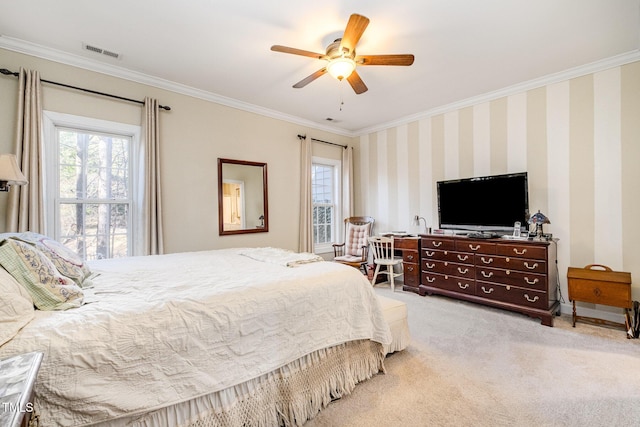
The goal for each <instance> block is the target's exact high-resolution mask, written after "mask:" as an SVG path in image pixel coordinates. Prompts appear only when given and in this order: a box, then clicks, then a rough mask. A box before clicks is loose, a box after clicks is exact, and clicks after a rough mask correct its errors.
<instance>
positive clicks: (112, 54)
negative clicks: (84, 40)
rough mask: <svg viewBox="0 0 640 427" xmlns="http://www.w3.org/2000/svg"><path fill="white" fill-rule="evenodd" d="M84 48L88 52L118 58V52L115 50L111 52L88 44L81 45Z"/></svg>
mask: <svg viewBox="0 0 640 427" xmlns="http://www.w3.org/2000/svg"><path fill="white" fill-rule="evenodd" d="M82 47H83V49H84V50H88V51H89V52H94V53H99V54H100V55H106V56H109V57H111V58H115V59H120V56H121V55H120V54H119V53H116V52H111V51H110V50H106V49H102V48H101V47H96V46H92V45H89V44H83V45H82Z"/></svg>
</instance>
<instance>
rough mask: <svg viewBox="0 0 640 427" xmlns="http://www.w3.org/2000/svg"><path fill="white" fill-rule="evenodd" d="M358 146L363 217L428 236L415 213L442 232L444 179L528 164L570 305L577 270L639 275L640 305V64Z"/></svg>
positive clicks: (532, 196)
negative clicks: (439, 193) (572, 273)
mask: <svg viewBox="0 0 640 427" xmlns="http://www.w3.org/2000/svg"><path fill="white" fill-rule="evenodd" d="M357 148H358V149H357V150H356V154H355V162H356V174H357V177H356V180H355V182H356V194H357V196H356V213H358V214H366V215H371V216H374V217H375V218H376V230H377V231H378V232H380V231H386V230H406V231H411V232H418V231H419V227H417V226H415V225H413V223H412V218H413V216H414V215H416V214H420V216H423V217H425V218H426V220H427V224H429V225H430V226H433V227H437V221H438V216H437V201H436V190H435V182H436V181H438V180H442V179H454V178H464V177H470V176H482V175H492V174H500V173H508V172H520V171H527V172H528V173H529V206H530V209H531V211H532V212H536V211H537V210H538V209H539V210H540V211H542V212H543V213H544V214H546V215H547V216H548V217H549V219H550V220H551V224H549V225H546V226H545V232H550V233H553V235H554V237H556V238H558V239H559V241H558V268H559V272H560V274H559V276H560V278H561V290H562V295H563V298H564V304H563V307H562V309H563V312H565V311H566V312H569V311H570V310H569V301H568V296H567V284H566V271H567V267H569V266H572V267H583V266H585V265H587V264H605V265H608V266H609V267H611V268H613V269H614V270H619V271H630V272H631V275H632V279H633V280H634V282H635V284H634V285H633V299H634V300H640V62H633V63H630V64H627V65H622V66H619V67H614V68H610V69H607V70H604V71H599V72H596V73H593V74H589V75H586V76H582V77H577V78H573V79H570V80H565V81H561V82H559V83H554V84H549V85H547V86H543V87H540V88H537V89H532V90H528V91H526V92H522V93H516V94H513V95H509V96H505V97H502V98H498V99H494V100H491V101H488V102H483V103H480V104H477V105H473V106H470V107H465V108H461V109H458V110H454V111H449V112H446V113H443V114H437V115H433V116H430V117H425V118H422V119H420V120H417V121H414V122H411V123H408V124H403V125H398V126H396V127H393V128H390V129H386V130H382V131H378V132H375V133H370V134H368V135H363V136H361V137H360V140H359V144H358V147H357ZM583 307H584V308H586V309H587V311H588V310H590V309H597V310H599V314H600V315H601V316H600V317H604V318H607V317H609V318H613V319H615V320H619V318H618V314H617V313H619V312H620V310H618V309H612V308H608V307H601V306H597V307H594V306H592V305H583ZM584 314H585V315H588V313H584Z"/></svg>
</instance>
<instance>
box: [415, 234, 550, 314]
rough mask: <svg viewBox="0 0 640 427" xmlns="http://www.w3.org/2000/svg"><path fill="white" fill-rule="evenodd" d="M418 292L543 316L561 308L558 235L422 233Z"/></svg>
mask: <svg viewBox="0 0 640 427" xmlns="http://www.w3.org/2000/svg"><path fill="white" fill-rule="evenodd" d="M420 248H421V250H420V252H421V264H420V267H421V276H420V286H419V293H420V294H421V295H425V294H429V295H431V294H439V295H446V296H449V297H453V298H457V299H462V300H467V301H473V302H477V303H480V304H485V305H490V306H493V307H499V308H503V309H507V310H511V311H516V312H520V313H523V314H527V315H529V316H531V317H535V318H539V319H540V320H541V321H542V324H543V325H547V326H553V316H554V314H555V312H556V311H557V310H558V309H559V305H560V303H559V301H558V299H557V283H558V272H557V265H556V243H555V242H554V241H535V240H508V239H499V238H498V239H473V238H468V237H462V236H444V235H442V236H441V235H421V239H420Z"/></svg>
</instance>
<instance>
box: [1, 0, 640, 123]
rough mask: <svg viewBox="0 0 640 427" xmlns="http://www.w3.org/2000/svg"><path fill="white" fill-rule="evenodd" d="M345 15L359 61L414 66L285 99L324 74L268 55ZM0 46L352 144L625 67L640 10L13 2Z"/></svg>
mask: <svg viewBox="0 0 640 427" xmlns="http://www.w3.org/2000/svg"><path fill="white" fill-rule="evenodd" d="M352 13H359V14H362V15H365V16H367V17H368V18H369V19H370V20H371V22H370V24H369V26H368V28H367V29H366V31H365V33H364V35H363V37H362V39H361V40H360V42H359V43H358V46H357V51H358V53H359V54H388V53H413V54H414V55H415V62H414V64H413V65H412V66H410V67H392V66H369V67H359V68H358V72H359V74H360V76H361V77H362V79H363V81H364V82H365V84H366V85H367V86H368V87H369V90H368V91H367V92H365V93H364V94H362V95H355V93H354V92H353V90H352V89H351V87H350V86H349V85H348V83H347V82H338V81H337V80H335V79H333V78H332V77H330V76H329V75H325V76H323V77H321V78H319V79H318V80H316V81H314V82H312V83H310V84H309V85H308V86H306V87H304V88H302V89H293V88H292V85H293V84H294V83H296V82H298V81H299V80H301V79H302V78H304V77H306V76H308V75H309V74H311V73H313V72H314V71H316V70H318V69H320V68H322V66H323V65H324V64H325V62H324V61H320V60H316V59H312V58H308V57H302V56H296V55H289V54H283V53H278V52H272V51H271V50H270V47H271V45H274V44H280V45H285V46H290V47H295V48H298V49H303V50H309V51H314V52H320V53H323V52H324V51H325V48H326V46H327V45H328V44H329V43H331V42H332V41H333V40H334V39H336V38H338V37H341V35H342V32H343V31H344V28H345V26H346V23H347V21H348V19H349V15H350V14H352ZM0 34H2V37H0V47H6V48H9V49H13V50H19V51H23V52H27V53H33V54H36V55H39V56H50V57H51V55H50V54H43V53H42V52H43V50H42V49H41V48H42V47H47V48H52V49H54V50H55V51H54V52H56V53H55V55H54V56H53V57H54V58H55V59H56V60H60V61H62V62H69V63H73V64H76V65H77V64H80V65H81V66H83V67H86V68H93V69H97V70H101V71H104V72H108V73H110V74H114V75H121V76H124V77H127V78H131V79H134V80H140V81H142V80H144V81H145V82H146V83H152V84H157V85H158V86H160V87H168V88H173V89H175V90H178V91H182V92H185V93H189V94H194V95H196V96H200V97H204V98H206V99H212V100H214V101H218V102H222V103H225V104H228V105H233V106H238V107H240V108H245V109H248V110H250V111H252V110H253V111H257V112H261V113H264V114H267V115H272V116H276V117H277V116H280V117H283V118H285V119H290V120H292V121H294V122H299V123H302V124H310V125H311V126H316V127H319V128H323V129H332V130H335V131H336V132H338V133H342V134H347V135H356V134H358V133H361V132H363V131H365V130H370V129H374V128H377V127H380V126H384V125H385V124H390V123H397V122H400V121H402V120H406V119H408V118H411V117H416V116H419V115H421V114H426V113H428V112H429V111H433V110H435V109H437V108H439V107H442V106H445V105H450V104H454V103H459V102H461V101H462V100H466V99H470V98H476V97H480V96H482V95H483V94H488V93H492V92H494V91H498V90H500V89H503V88H505V87H510V86H514V85H521V84H524V83H525V82H531V81H535V80H539V79H541V78H543V77H545V76H549V75H553V74H555V73H562V72H566V71H567V70H573V69H579V68H581V67H583V66H585V65H587V64H593V63H599V62H602V61H604V62H606V61H611V59H612V58H619V57H624V58H628V57H629V56H630V55H631V57H633V58H635V57H637V53H638V48H639V47H640V43H639V41H640V0H483V1H479V0H397V1H395V2H393V1H388V0H368V1H366V2H365V1H357V0H343V1H339V0H324V1H321V2H310V1H305V0H278V1H265V0H245V1H242V0H237V1H229V0H226V1H218V0H188V1H182V2H181V1H176V0H134V1H132V0H109V1H86V0H57V1H51V0H20V1H11V2H8V3H7V4H5V5H4V6H3V7H2V13H0ZM83 44H89V45H93V46H97V47H101V48H104V49H106V50H110V51H114V52H117V53H119V54H121V55H122V57H121V59H112V58H109V57H107V56H104V55H99V54H95V53H92V52H88V51H86V50H83ZM50 59H51V58H50ZM2 67H5V65H3V64H2V58H0V68H2ZM12 71H16V70H12ZM43 78H45V79H46V78H47V77H46V76H43ZM64 83H69V84H73V82H64ZM91 89H95V90H105V88H91ZM118 95H121V96H126V94H118ZM160 102H162V100H160ZM342 103H343V104H342ZM327 118H332V119H334V121H332V122H329V121H327V120H326V119H327Z"/></svg>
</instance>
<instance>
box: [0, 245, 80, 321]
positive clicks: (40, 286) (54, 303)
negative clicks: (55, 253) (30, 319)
mask: <svg viewBox="0 0 640 427" xmlns="http://www.w3.org/2000/svg"><path fill="white" fill-rule="evenodd" d="M0 264H1V265H2V266H3V267H4V268H5V269H6V270H7V271H8V272H9V273H10V274H11V275H12V276H13V277H14V278H15V279H16V280H17V281H18V283H20V284H21V285H22V286H24V287H25V289H26V290H27V291H28V292H29V294H30V295H31V298H32V299H33V304H34V305H35V306H36V307H37V308H39V309H40V310H66V309H69V308H74V307H79V306H80V305H82V302H83V299H84V294H83V292H82V289H80V287H79V286H78V285H77V284H76V283H75V282H74V281H73V280H71V279H69V278H68V277H65V276H63V275H62V274H60V272H58V270H57V269H56V267H55V266H54V265H53V263H52V262H51V260H49V258H47V257H46V255H44V254H43V253H42V252H41V251H39V250H38V249H36V248H35V247H34V246H32V245H30V244H29V243H26V242H23V241H21V240H14V239H6V240H5V241H4V242H2V243H1V244H0Z"/></svg>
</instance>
